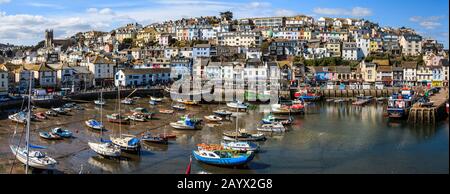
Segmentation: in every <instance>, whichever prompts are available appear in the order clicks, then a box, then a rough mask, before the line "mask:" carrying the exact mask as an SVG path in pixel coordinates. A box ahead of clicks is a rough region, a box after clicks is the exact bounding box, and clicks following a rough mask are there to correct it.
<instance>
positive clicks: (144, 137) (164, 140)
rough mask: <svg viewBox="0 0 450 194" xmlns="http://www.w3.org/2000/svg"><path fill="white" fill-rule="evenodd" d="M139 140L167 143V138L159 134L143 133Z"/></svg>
mask: <svg viewBox="0 0 450 194" xmlns="http://www.w3.org/2000/svg"><path fill="white" fill-rule="evenodd" d="M141 141H144V142H149V143H156V144H168V143H169V138H167V137H161V136H152V135H151V134H150V133H145V134H144V135H142V137H141Z"/></svg>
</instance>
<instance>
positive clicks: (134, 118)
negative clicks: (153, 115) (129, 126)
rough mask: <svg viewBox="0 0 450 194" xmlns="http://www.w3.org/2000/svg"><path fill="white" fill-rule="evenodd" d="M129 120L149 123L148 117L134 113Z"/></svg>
mask: <svg viewBox="0 0 450 194" xmlns="http://www.w3.org/2000/svg"><path fill="white" fill-rule="evenodd" d="M128 119H130V120H132V121H139V122H145V121H147V117H146V116H145V115H144V114H141V113H133V114H132V115H130V116H128Z"/></svg>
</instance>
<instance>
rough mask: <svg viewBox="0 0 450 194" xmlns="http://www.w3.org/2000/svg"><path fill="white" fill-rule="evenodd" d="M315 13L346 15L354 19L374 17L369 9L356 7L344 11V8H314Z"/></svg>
mask: <svg viewBox="0 0 450 194" xmlns="http://www.w3.org/2000/svg"><path fill="white" fill-rule="evenodd" d="M313 12H314V13H316V14H320V15H334V16H339V15H344V16H353V17H364V16H370V15H372V11H371V10H370V9H369V8H364V7H354V8H352V9H351V10H349V9H343V8H321V7H318V8H314V10H313Z"/></svg>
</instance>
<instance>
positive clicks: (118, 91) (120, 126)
mask: <svg viewBox="0 0 450 194" xmlns="http://www.w3.org/2000/svg"><path fill="white" fill-rule="evenodd" d="M117 93H118V94H117V102H118V103H119V133H120V134H119V137H120V138H122V117H121V115H120V83H119V85H118V86H117Z"/></svg>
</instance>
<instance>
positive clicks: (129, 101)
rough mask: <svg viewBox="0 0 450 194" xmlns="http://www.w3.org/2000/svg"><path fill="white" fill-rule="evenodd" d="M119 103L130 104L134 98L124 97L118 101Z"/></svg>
mask: <svg viewBox="0 0 450 194" xmlns="http://www.w3.org/2000/svg"><path fill="white" fill-rule="evenodd" d="M120 103H122V104H126V105H132V104H134V100H133V99H132V98H125V99H123V100H122V101H120Z"/></svg>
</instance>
